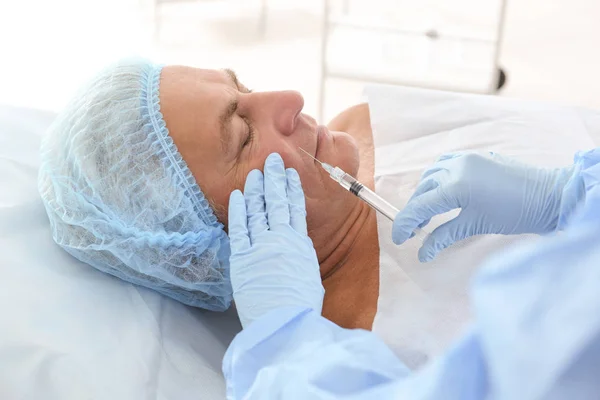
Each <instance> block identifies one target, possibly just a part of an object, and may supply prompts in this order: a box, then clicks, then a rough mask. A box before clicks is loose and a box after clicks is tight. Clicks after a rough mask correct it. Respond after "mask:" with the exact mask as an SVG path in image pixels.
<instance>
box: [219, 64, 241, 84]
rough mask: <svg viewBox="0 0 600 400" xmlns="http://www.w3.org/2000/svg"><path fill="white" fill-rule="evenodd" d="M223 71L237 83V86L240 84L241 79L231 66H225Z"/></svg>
mask: <svg viewBox="0 0 600 400" xmlns="http://www.w3.org/2000/svg"><path fill="white" fill-rule="evenodd" d="M223 71H225V73H226V74H227V76H229V79H231V82H232V83H233V84H234V85H235V87H236V88H237V87H239V86H240V80H239V79H238V77H237V74H236V73H235V71H234V70H232V69H230V68H225V69H223Z"/></svg>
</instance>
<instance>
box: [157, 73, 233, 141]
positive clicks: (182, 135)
mask: <svg viewBox="0 0 600 400" xmlns="http://www.w3.org/2000/svg"><path fill="white" fill-rule="evenodd" d="M234 92H235V91H234V89H233V87H232V83H231V80H230V78H229V77H228V75H227V73H226V72H224V71H217V70H211V69H200V68H191V67H184V66H167V67H164V68H163V70H162V73H161V77H160V85H159V100H160V110H161V112H162V114H163V118H164V120H165V123H166V124H167V128H168V129H169V133H170V134H171V136H172V138H173V140H175V142H176V144H177V145H178V147H180V146H179V144H182V146H184V147H185V146H188V145H190V144H192V143H195V142H197V141H198V140H203V141H205V139H209V138H207V137H206V136H207V135H208V136H214V135H215V134H217V133H218V130H219V115H220V114H221V113H222V112H223V110H224V109H225V107H227V104H228V102H229V101H230V99H231V96H232V94H233V93H234ZM214 139H218V137H212V138H210V141H211V142H212V141H214ZM178 142H179V143H178ZM190 142H192V143H190ZM180 150H183V148H180Z"/></svg>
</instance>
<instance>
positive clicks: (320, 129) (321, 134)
mask: <svg viewBox="0 0 600 400" xmlns="http://www.w3.org/2000/svg"><path fill="white" fill-rule="evenodd" d="M326 135H327V127H325V126H323V125H319V126H317V143H316V146H315V158H319V157H317V155H318V154H319V149H320V148H321V145H322V142H323V139H324V138H325V136H326Z"/></svg>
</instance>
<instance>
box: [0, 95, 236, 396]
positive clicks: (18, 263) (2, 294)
mask: <svg viewBox="0 0 600 400" xmlns="http://www.w3.org/2000/svg"><path fill="white" fill-rule="evenodd" d="M52 118H53V115H52V114H51V113H46V112H40V111H35V110H26V109H19V108H13V107H6V106H3V107H0V184H1V190H0V398H1V399H46V400H52V399H57V400H58V399H60V400H69V399H77V400H80V399H127V400H130V399H153V400H157V399H173V400H175V399H177V400H181V399H209V400H212V399H222V398H224V397H225V385H224V381H223V377H222V375H221V360H222V357H223V354H224V352H225V350H226V348H227V346H228V344H229V342H230V341H231V340H232V338H233V336H234V335H235V334H236V333H237V332H238V331H239V329H240V326H239V322H238V320H237V316H236V315H235V311H234V310H233V309H232V310H229V311H228V312H227V313H223V314H219V313H211V312H205V311H202V310H198V309H193V308H190V307H186V306H183V305H182V304H179V303H177V302H175V301H173V300H171V299H168V298H165V297H163V296H161V295H159V294H157V293H154V292H152V291H149V290H146V289H144V288H139V287H135V286H133V285H131V284H128V283H125V282H122V281H120V280H118V279H116V278H113V277H110V276H108V275H105V274H103V273H100V272H98V271H96V270H94V269H93V268H91V267H89V266H87V265H84V264H82V263H80V262H78V261H76V260H75V259H74V258H72V257H71V256H69V255H68V254H67V253H65V252H64V251H62V250H61V249H60V248H59V247H57V246H56V245H55V244H54V242H53V241H52V239H51V236H50V229H49V225H48V220H47V217H46V214H45V211H44V209H43V205H42V203H41V201H40V199H39V195H38V192H37V186H36V179H37V167H38V147H39V140H40V137H41V135H42V134H43V132H44V131H45V129H46V128H47V127H48V125H49V123H50V121H51V120H52Z"/></svg>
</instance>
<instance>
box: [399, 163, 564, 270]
mask: <svg viewBox="0 0 600 400" xmlns="http://www.w3.org/2000/svg"><path fill="white" fill-rule="evenodd" d="M574 171H575V167H573V166H570V167H567V168H558V169H548V168H537V167H532V166H529V165H525V164H522V163H520V162H517V161H515V160H511V159H509V158H506V157H503V156H500V155H499V154H495V153H488V154H485V155H482V154H475V153H461V154H449V155H445V156H442V157H441V158H440V159H439V160H438V161H437V162H436V163H435V164H434V165H433V166H432V167H431V168H429V169H428V170H426V171H425V172H424V173H423V176H422V177H421V182H420V183H419V185H418V187H417V190H416V191H415V193H414V194H413V196H412V198H411V199H410V200H409V202H408V204H407V205H406V207H405V208H404V209H403V210H402V211H401V212H400V213H398V215H397V216H396V219H395V220H394V226H393V231H392V239H393V240H394V243H396V244H401V243H403V242H404V241H406V240H407V239H408V238H409V237H411V234H412V232H413V231H414V229H415V228H416V227H423V226H425V225H426V224H427V223H429V220H430V219H431V218H432V217H433V216H435V215H437V214H442V213H445V212H448V211H450V210H453V209H456V208H461V209H462V210H461V212H460V214H459V215H458V216H457V217H456V218H454V219H452V220H451V221H448V222H446V223H445V224H443V225H441V226H439V227H438V228H437V229H435V230H434V231H433V232H432V233H431V234H430V235H429V236H428V237H427V239H426V240H425V241H424V242H423V246H422V247H421V249H420V250H419V260H420V261H421V262H426V261H430V260H432V259H433V258H435V256H436V255H437V254H438V253H439V252H440V251H441V250H443V249H445V248H446V247H448V246H450V245H452V244H453V243H454V242H457V241H459V240H462V239H465V238H468V237H470V236H473V235H481V234H505V235H510V234H522V233H539V234H542V233H548V232H551V231H553V230H555V229H556V227H557V224H558V220H559V214H560V212H561V199H562V194H563V189H564V188H565V185H566V184H567V182H568V181H569V179H570V178H571V177H572V176H573V174H574Z"/></svg>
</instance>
